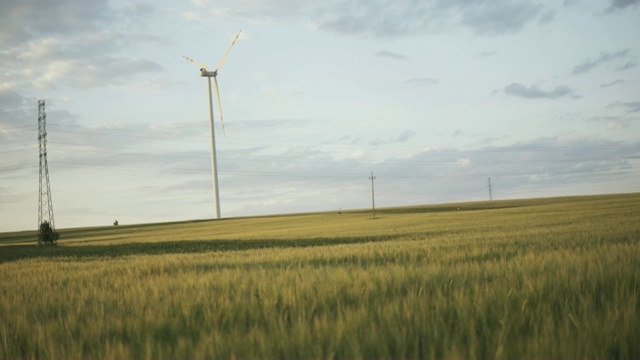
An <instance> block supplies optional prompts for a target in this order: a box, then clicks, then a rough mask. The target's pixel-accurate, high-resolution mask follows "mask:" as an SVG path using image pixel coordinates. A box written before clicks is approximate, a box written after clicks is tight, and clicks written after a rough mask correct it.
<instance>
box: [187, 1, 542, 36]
mask: <svg viewBox="0 0 640 360" xmlns="http://www.w3.org/2000/svg"><path fill="white" fill-rule="evenodd" d="M204 9H210V10H208V11H203V10H204ZM205 13H206V15H205ZM553 14H554V12H553V10H551V9H549V8H546V7H544V6H542V5H540V4H537V3H535V2H533V1H531V0H519V1H516V0H456V1H441V0H405V1H392V2H389V1H385V0H335V1H330V2H323V3H318V2H313V1H292V0H271V1H265V0H255V1H236V2H233V6H225V5H220V4H219V3H216V4H215V6H213V4H212V3H211V2H208V1H198V2H197V4H194V11H189V12H187V13H185V14H183V16H185V17H186V18H189V19H191V20H193V19H200V20H203V21H204V20H208V19H209V18H210V17H211V16H214V17H221V18H236V19H241V20H243V21H252V22H261V23H264V22H273V21H296V20H298V21H300V19H303V21H305V20H306V21H307V22H310V23H313V24H315V25H316V26H317V28H319V29H321V30H325V31H329V32H333V33H337V34H341V35H346V36H371V37H376V38H393V37H402V36H415V35H417V34H429V33H441V32H443V31H445V32H448V31H456V30H457V29H459V28H461V27H462V28H466V29H468V30H470V31H471V32H473V33H474V34H476V35H500V34H510V33H515V32H518V31H520V30H521V29H522V28H524V27H525V26H526V25H528V24H531V23H535V22H538V23H548V22H550V21H551V20H552V19H553Z"/></svg>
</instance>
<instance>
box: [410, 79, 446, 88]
mask: <svg viewBox="0 0 640 360" xmlns="http://www.w3.org/2000/svg"><path fill="white" fill-rule="evenodd" d="M439 82H440V81H438V79H433V78H427V77H423V78H416V79H409V80H407V81H405V82H404V83H405V84H407V85H413V86H416V87H422V86H428V85H434V84H437V83H439Z"/></svg>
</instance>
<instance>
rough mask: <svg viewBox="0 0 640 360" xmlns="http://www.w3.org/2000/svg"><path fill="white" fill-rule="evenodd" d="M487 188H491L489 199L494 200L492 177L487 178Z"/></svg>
mask: <svg viewBox="0 0 640 360" xmlns="http://www.w3.org/2000/svg"><path fill="white" fill-rule="evenodd" d="M487 188H489V201H491V200H493V186H491V178H487Z"/></svg>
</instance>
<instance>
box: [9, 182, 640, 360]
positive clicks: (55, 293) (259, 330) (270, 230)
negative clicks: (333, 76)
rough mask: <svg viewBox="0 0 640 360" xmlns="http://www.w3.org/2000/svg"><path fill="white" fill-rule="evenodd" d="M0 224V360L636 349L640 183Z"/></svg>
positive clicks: (624, 352) (625, 354)
mask: <svg viewBox="0 0 640 360" xmlns="http://www.w3.org/2000/svg"><path fill="white" fill-rule="evenodd" d="M60 232H61V238H60V240H59V243H58V246H55V247H48V246H40V247H38V246H36V245H34V242H35V235H34V234H33V233H29V232H23V233H6V234H0V358H2V359H17V358H43V359H48V358H55V359H60V358H104V359H167V358H181V359H183V358H189V359H205V358H206V359H209V358H242V359H244V358H281V359H300V358H305V359H309V358H331V359H341V358H349V359H371V358H420V359H425V358H454V359H455V358H462V359H475V358H481V359H486V358H496V359H512V358H572V359H577V358H618V359H632V358H640V344H639V342H638V339H640V325H639V324H640V301H639V300H640V299H639V295H640V194H621V195H606V196H590V197H567V198H549V199H531V200H511V201H491V202H477V203H464V204H451V205H438V206H417V207H404V208H389V209H382V210H379V211H378V212H377V218H376V219H372V218H371V214H370V213H369V212H360V211H351V212H349V211H347V212H341V213H338V212H334V213H318V214H300V215H287V216H273V217H256V218H238V219H224V220H217V221H193V222H183V223H170V224H149V225H132V226H119V227H106V228H85V229H65V230H62V231H60Z"/></svg>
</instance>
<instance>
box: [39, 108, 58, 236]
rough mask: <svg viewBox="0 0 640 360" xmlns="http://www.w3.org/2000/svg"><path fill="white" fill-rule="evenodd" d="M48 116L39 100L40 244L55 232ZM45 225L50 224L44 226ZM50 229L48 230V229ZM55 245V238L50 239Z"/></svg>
mask: <svg viewBox="0 0 640 360" xmlns="http://www.w3.org/2000/svg"><path fill="white" fill-rule="evenodd" d="M46 125H47V114H46V113H45V111H44V100H38V142H39V144H40V145H39V148H40V192H39V200H38V244H42V242H43V241H45V242H47V238H46V236H48V234H44V232H49V233H53V232H55V223H54V221H53V204H52V202H51V187H50V186H49V166H48V165H47V129H46ZM45 223H47V224H48V226H47V225H44V224H45ZM47 228H48V229H47ZM50 242H53V243H55V242H56V239H55V237H54V238H52V239H50Z"/></svg>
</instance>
